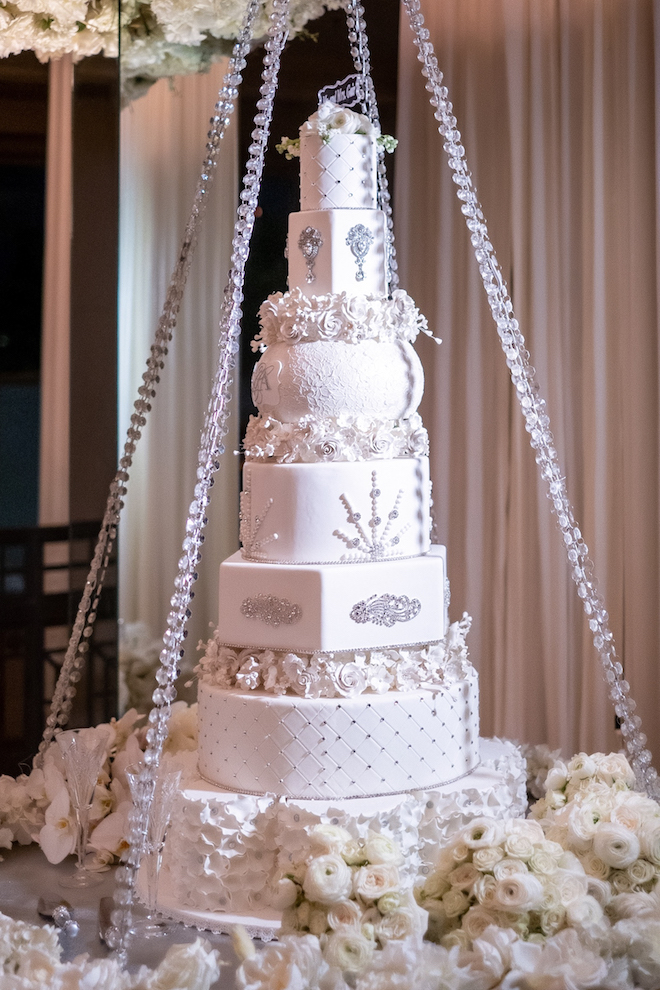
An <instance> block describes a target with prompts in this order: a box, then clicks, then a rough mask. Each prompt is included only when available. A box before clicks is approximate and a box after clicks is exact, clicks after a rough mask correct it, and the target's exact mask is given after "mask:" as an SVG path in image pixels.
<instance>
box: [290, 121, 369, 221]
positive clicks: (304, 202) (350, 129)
mask: <svg viewBox="0 0 660 990" xmlns="http://www.w3.org/2000/svg"><path fill="white" fill-rule="evenodd" d="M365 132H366V133H365ZM377 137H378V133H377V131H376V130H375V128H374V126H373V124H372V123H371V122H370V121H369V120H368V118H366V117H364V116H363V115H362V114H358V113H355V112H354V111H352V110H346V109H344V108H343V107H337V106H335V104H333V103H323V104H321V106H320V107H319V109H318V110H317V112H316V113H315V114H312V116H311V117H310V118H309V120H307V121H305V123H304V124H303V125H302V127H301V128H300V209H301V211H303V212H307V211H314V210H334V209H341V210H346V209H349V210H375V209H376V208H377V193H378V188H377V177H376V176H377V172H376V138H377Z"/></svg>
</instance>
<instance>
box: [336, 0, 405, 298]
mask: <svg viewBox="0 0 660 990" xmlns="http://www.w3.org/2000/svg"><path fill="white" fill-rule="evenodd" d="M346 26H347V28H348V43H349V45H350V52H351V58H352V59H353V64H354V66H355V71H356V72H357V73H359V74H360V75H361V76H362V85H363V93H364V110H365V113H366V115H367V116H368V118H369V120H370V121H371V122H372V124H375V125H376V126H377V127H378V129H379V130H380V121H379V116H378V103H377V100H376V91H375V89H374V83H373V79H372V76H371V55H370V53H369V40H368V38H367V25H366V22H365V19H364V7H363V6H362V4H361V3H360V2H359V0H346ZM376 173H377V179H378V206H379V209H381V210H382V211H383V213H384V214H385V273H386V279H387V284H388V287H389V292H390V294H391V293H392V292H393V291H394V289H398V287H399V275H398V265H397V260H396V249H395V247H394V223H393V220H392V199H391V196H390V191H389V187H388V183H387V169H386V167H385V150H384V148H378V155H377V165H376Z"/></svg>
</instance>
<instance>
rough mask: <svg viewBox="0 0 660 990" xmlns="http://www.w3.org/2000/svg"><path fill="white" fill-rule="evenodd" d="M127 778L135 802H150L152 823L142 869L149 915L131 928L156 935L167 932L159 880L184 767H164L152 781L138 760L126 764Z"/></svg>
mask: <svg viewBox="0 0 660 990" xmlns="http://www.w3.org/2000/svg"><path fill="white" fill-rule="evenodd" d="M126 779H127V780H128V786H129V788H130V791H131V797H132V798H133V804H134V805H135V806H136V807H139V806H140V803H141V802H144V801H148V803H149V824H148V827H147V832H146V835H145V836H144V837H143V840H142V850H141V853H142V855H141V871H142V870H144V873H143V874H142V875H143V877H144V887H143V888H142V889H143V892H144V900H145V907H146V915H145V917H143V918H138V919H137V920H136V921H135V923H134V924H133V928H132V929H131V932H132V934H135V935H141V936H142V937H143V938H154V937H155V936H158V935H163V934H165V932H166V924H167V923H166V921H165V920H164V919H163V918H162V917H161V916H160V915H159V912H158V881H159V877H160V869H161V866H162V862H163V850H164V848H165V839H166V837H167V830H168V828H169V824H170V819H171V817H172V804H173V802H174V798H175V795H176V794H177V793H178V790H179V783H180V780H181V771H180V770H164V769H162V768H161V769H160V771H159V773H158V776H157V778H156V780H155V782H153V783H152V784H150V781H149V775H148V772H147V769H146V767H145V766H144V765H143V764H141V763H134V764H132V765H131V766H129V767H127V768H126Z"/></svg>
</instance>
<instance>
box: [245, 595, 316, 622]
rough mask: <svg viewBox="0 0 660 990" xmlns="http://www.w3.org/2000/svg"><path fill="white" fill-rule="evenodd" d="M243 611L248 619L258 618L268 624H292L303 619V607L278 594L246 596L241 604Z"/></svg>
mask: <svg viewBox="0 0 660 990" xmlns="http://www.w3.org/2000/svg"><path fill="white" fill-rule="evenodd" d="M241 613H242V614H243V615H244V616H245V617H246V618H247V619H258V620H259V621H260V622H265V623H266V625H267V626H281V625H283V624H284V625H286V626H292V625H294V624H295V623H296V622H300V620H301V619H302V609H301V607H300V605H296V604H295V602H290V601H289V600H288V599H287V598H278V597H277V595H255V597H254V598H246V599H245V601H244V602H243V604H242V605H241Z"/></svg>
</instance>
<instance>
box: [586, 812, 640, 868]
mask: <svg viewBox="0 0 660 990" xmlns="http://www.w3.org/2000/svg"><path fill="white" fill-rule="evenodd" d="M594 852H595V854H596V856H598V857H599V858H600V859H602V861H603V862H604V863H607V865H608V866H613V867H614V869H615V870H624V869H625V868H626V866H630V864H631V863H634V862H635V860H636V859H637V858H638V856H639V839H638V838H637V836H636V835H635V833H634V832H630V831H629V830H628V829H627V828H623V827H622V826H621V825H615V824H612V823H609V824H608V823H607V822H605V823H603V824H601V825H599V827H598V829H597V831H596V834H595V835H594Z"/></svg>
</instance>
